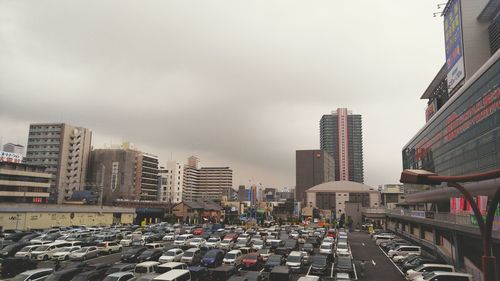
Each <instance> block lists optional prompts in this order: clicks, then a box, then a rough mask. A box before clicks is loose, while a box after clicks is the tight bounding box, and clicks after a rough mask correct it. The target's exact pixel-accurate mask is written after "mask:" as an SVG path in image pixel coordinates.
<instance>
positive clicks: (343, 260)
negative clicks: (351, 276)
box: [337, 256, 351, 267]
mask: <svg viewBox="0 0 500 281" xmlns="http://www.w3.org/2000/svg"><path fill="white" fill-rule="evenodd" d="M337 265H338V266H341V267H350V266H351V259H350V258H348V257H342V256H340V257H338V258H337Z"/></svg>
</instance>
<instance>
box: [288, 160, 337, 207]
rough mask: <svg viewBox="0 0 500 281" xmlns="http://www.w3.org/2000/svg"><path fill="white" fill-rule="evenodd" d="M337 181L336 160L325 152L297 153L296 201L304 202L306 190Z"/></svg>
mask: <svg viewBox="0 0 500 281" xmlns="http://www.w3.org/2000/svg"><path fill="white" fill-rule="evenodd" d="M333 180H335V160H334V159H333V157H332V156H331V155H330V154H329V153H328V152H326V151H325V150H297V151H296V152H295V200H297V201H300V202H303V203H304V201H305V199H306V190H307V189H309V188H310V187H313V186H315V185H318V184H320V183H324V182H329V181H333Z"/></svg>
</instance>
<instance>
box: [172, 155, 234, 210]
mask: <svg viewBox="0 0 500 281" xmlns="http://www.w3.org/2000/svg"><path fill="white" fill-rule="evenodd" d="M232 185H233V171H232V170H231V169H230V168H229V167H201V168H198V160H197V158H196V159H195V157H190V158H189V160H188V164H187V165H185V166H184V190H183V194H182V197H183V200H184V201H198V200H199V201H206V200H212V201H215V202H221V201H222V196H223V194H224V191H225V190H227V189H228V188H232Z"/></svg>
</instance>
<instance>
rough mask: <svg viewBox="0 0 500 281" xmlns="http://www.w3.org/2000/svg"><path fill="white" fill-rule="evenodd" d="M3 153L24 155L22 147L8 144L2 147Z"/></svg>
mask: <svg viewBox="0 0 500 281" xmlns="http://www.w3.org/2000/svg"><path fill="white" fill-rule="evenodd" d="M3 151H6V152H11V153H16V154H21V155H24V146H23V145H20V144H15V143H10V142H9V143H6V144H4V145H3Z"/></svg>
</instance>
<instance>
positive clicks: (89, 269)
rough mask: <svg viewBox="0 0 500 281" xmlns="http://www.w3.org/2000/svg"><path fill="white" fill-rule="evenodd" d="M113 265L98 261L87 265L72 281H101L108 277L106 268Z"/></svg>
mask: <svg viewBox="0 0 500 281" xmlns="http://www.w3.org/2000/svg"><path fill="white" fill-rule="evenodd" d="M110 266H111V264H109V263H96V264H92V265H87V266H85V267H84V268H83V270H82V272H81V273H79V274H77V275H76V276H75V277H73V279H71V281H100V280H103V279H104V278H105V277H106V270H108V268H109V267H110Z"/></svg>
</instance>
